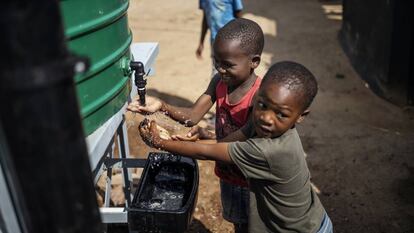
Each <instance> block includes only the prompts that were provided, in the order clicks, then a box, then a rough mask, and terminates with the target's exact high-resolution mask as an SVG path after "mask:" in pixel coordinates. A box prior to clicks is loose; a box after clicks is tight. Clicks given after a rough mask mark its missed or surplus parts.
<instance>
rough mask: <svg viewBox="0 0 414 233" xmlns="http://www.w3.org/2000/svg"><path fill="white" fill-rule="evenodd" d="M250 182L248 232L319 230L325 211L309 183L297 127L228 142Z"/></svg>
mask: <svg viewBox="0 0 414 233" xmlns="http://www.w3.org/2000/svg"><path fill="white" fill-rule="evenodd" d="M229 154H230V157H231V158H232V160H233V162H234V163H235V164H236V165H237V166H238V167H239V168H240V170H241V171H242V172H243V174H244V175H245V176H246V178H247V180H248V182H249V188H250V211H249V232H251V233H252V232H306V233H308V232H317V231H318V229H319V227H320V225H321V222H322V218H323V214H324V212H325V210H324V208H323V206H322V204H321V202H320V201H319V198H318V196H317V195H316V194H315V192H314V191H313V189H312V188H311V185H310V173H309V169H308V166H307V164H306V160H305V157H304V152H303V148H302V143H301V141H300V138H299V135H298V133H297V131H296V129H290V130H288V131H287V132H286V133H284V134H283V135H282V136H280V137H278V138H252V139H249V140H247V141H245V142H234V143H230V145H229Z"/></svg>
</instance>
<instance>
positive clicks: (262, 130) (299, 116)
mask: <svg viewBox="0 0 414 233" xmlns="http://www.w3.org/2000/svg"><path fill="white" fill-rule="evenodd" d="M298 97H300V95H298V94H296V93H295V92H293V91H291V90H288V89H287V88H286V87H284V86H282V85H278V84H270V83H265V84H264V85H263V83H262V86H261V87H260V89H259V92H258V96H257V98H256V100H255V103H254V107H253V120H254V121H253V122H254V127H255V130H256V133H257V135H258V136H259V137H261V138H275V137H279V136H280V135H282V134H284V133H285V132H286V131H287V130H289V129H290V128H292V127H293V126H294V125H295V123H299V122H300V121H302V120H303V118H304V116H305V115H306V114H307V113H308V112H309V110H305V111H303V109H302V107H303V106H302V104H301V101H300V100H299V98H298Z"/></svg>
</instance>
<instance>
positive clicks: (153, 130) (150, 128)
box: [139, 119, 162, 148]
mask: <svg viewBox="0 0 414 233" xmlns="http://www.w3.org/2000/svg"><path fill="white" fill-rule="evenodd" d="M139 133H140V135H141V138H142V140H143V141H144V142H145V143H146V144H147V145H148V146H150V147H154V148H158V147H160V143H161V140H162V139H161V138H160V135H159V132H158V129H157V124H156V123H155V121H151V122H150V121H149V120H148V119H144V120H143V121H142V122H141V123H140V124H139Z"/></svg>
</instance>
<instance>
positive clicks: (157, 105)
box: [127, 96, 162, 114]
mask: <svg viewBox="0 0 414 233" xmlns="http://www.w3.org/2000/svg"><path fill="white" fill-rule="evenodd" d="M161 108H162V101H161V100H160V99H158V98H155V97H151V96H146V98H145V106H142V105H141V104H140V102H139V96H136V97H134V99H133V100H132V101H131V103H129V104H128V107H127V110H128V111H131V112H139V113H143V114H148V113H154V112H157V111H159V110H161Z"/></svg>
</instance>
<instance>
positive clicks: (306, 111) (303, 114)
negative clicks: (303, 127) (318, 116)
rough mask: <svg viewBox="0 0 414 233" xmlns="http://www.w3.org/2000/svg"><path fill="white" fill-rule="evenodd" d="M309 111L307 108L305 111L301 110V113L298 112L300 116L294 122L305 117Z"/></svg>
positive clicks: (300, 120) (298, 121)
mask: <svg viewBox="0 0 414 233" xmlns="http://www.w3.org/2000/svg"><path fill="white" fill-rule="evenodd" d="M309 113H310V110H309V109H306V110H305V111H303V112H302V114H300V117H299V118H298V119H297V120H296V123H298V124H299V123H301V122H302V121H303V120H304V119H305V117H306V116H307V115H308V114H309Z"/></svg>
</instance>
